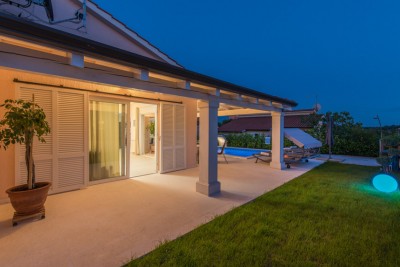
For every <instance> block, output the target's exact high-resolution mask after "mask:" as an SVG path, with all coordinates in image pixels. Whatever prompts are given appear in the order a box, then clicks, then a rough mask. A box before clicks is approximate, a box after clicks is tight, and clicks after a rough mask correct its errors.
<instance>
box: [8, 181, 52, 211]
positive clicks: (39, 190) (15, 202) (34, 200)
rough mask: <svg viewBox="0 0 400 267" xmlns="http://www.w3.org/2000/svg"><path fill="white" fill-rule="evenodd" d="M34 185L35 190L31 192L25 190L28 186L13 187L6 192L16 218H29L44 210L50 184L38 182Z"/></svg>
mask: <svg viewBox="0 0 400 267" xmlns="http://www.w3.org/2000/svg"><path fill="white" fill-rule="evenodd" d="M35 185H36V188H35V189H32V190H27V188H28V186H27V185H26V184H25V185H19V186H14V187H12V188H10V189H8V190H7V191H6V193H7V194H8V197H9V198H10V201H11V205H12V206H13V207H14V209H15V211H16V214H17V215H18V216H29V215H33V214H36V213H40V212H41V211H43V210H44V203H45V202H46V198H47V192H48V191H49V189H50V186H51V183H48V182H39V183H35Z"/></svg>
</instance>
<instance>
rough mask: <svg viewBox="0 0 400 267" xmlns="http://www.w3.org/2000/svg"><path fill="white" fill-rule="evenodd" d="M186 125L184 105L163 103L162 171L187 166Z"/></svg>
mask: <svg viewBox="0 0 400 267" xmlns="http://www.w3.org/2000/svg"><path fill="white" fill-rule="evenodd" d="M185 125H186V124H185V107H184V106H183V105H177V104H169V103H162V104H161V168H160V172H161V173H165V172H170V171H176V170H181V169H184V168H186V136H185Z"/></svg>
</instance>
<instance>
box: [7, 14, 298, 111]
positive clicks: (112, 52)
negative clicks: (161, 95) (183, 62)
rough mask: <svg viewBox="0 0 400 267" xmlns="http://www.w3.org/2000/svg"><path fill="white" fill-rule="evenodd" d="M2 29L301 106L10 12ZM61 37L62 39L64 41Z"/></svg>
mask: <svg viewBox="0 0 400 267" xmlns="http://www.w3.org/2000/svg"><path fill="white" fill-rule="evenodd" d="M0 32H1V33H5V34H9V35H14V36H16V37H19V38H23V39H28V40H30V41H34V42H39V43H44V44H47V45H50V46H54V47H58V48H62V49H66V50H69V51H75V52H79V53H83V54H85V55H89V56H94V57H97V58H100V59H107V60H111V61H114V62H118V63H121V62H122V63H124V64H128V65H134V66H140V67H142V68H143V67H144V68H147V69H149V70H153V71H156V72H160V73H164V74H168V75H170V76H174V77H176V78H180V79H187V80H190V81H194V82H199V83H203V84H205V85H209V86H213V87H217V88H220V89H223V90H226V91H229V92H233V93H237V94H243V95H246V96H251V97H255V98H259V99H264V100H268V101H275V102H278V103H281V104H283V105H287V106H290V107H295V106H297V103H296V102H295V101H292V100H289V99H284V98H280V97H277V96H272V95H269V94H265V93H261V92H258V91H255V90H252V89H249V88H246V87H243V86H239V85H235V84H232V83H229V82H225V81H222V80H219V79H216V78H213V77H210V76H207V75H203V74H200V73H197V72H194V71H190V70H187V69H184V68H181V67H177V66H173V65H170V64H168V63H164V62H161V61H157V60H154V59H150V58H147V57H144V56H141V55H138V54H135V53H131V52H128V51H125V50H122V49H119V48H115V47H112V46H109V45H105V44H102V43H99V42H96V41H93V40H89V39H86V38H83V37H80V36H77V35H73V34H70V33H67V32H63V31H59V30H56V29H53V28H50V27H46V26H44V25H40V24H36V23H33V22H30V21H26V20H23V19H20V18H16V17H14V16H9V15H6V14H0ZM59 40H62V42H60V41H59Z"/></svg>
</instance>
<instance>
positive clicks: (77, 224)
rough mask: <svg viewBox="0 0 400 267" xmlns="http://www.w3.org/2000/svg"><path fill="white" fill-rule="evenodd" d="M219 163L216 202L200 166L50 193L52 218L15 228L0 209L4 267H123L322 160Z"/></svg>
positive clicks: (7, 211)
mask: <svg viewBox="0 0 400 267" xmlns="http://www.w3.org/2000/svg"><path fill="white" fill-rule="evenodd" d="M219 160H220V164H219V165H218V170H219V180H220V181H221V185H222V192H221V194H219V195H217V196H215V197H207V196H204V195H201V194H199V193H196V192H195V185H196V181H197V173H198V169H197V168H195V169H188V170H184V171H179V172H173V173H169V174H153V175H148V176H142V177H140V178H135V179H128V180H122V181H117V182H111V183H105V184H100V185H95V186H90V187H88V188H86V189H83V190H78V191H73V192H68V193H63V194H58V195H52V196H49V197H48V199H47V202H46V219H44V220H39V221H28V222H22V223H20V224H19V225H18V226H16V227H12V226H11V217H12V213H13V210H12V207H11V205H10V204H3V205H0V265H1V266H121V265H122V264H124V263H126V262H128V261H129V260H130V259H131V258H133V257H138V256H141V255H143V254H145V253H147V252H149V251H151V250H152V249H154V248H155V247H156V246H157V245H158V244H159V243H161V242H163V241H165V240H172V239H175V238H176V237H178V236H180V235H183V234H185V233H187V232H189V231H191V230H193V229H194V228H196V227H197V226H199V225H201V224H204V223H206V222H209V221H210V220H212V219H213V218H214V217H215V216H216V215H220V214H223V213H225V212H227V211H229V210H231V209H232V208H234V207H237V206H240V205H242V204H244V203H246V202H248V201H250V200H252V199H254V198H256V197H257V196H260V195H261V194H263V193H265V192H267V191H270V190H273V189H274V188H276V187H278V186H280V185H282V184H284V183H286V182H288V181H290V180H292V179H293V178H295V177H298V176H299V175H301V174H303V173H305V172H307V171H309V170H310V169H312V168H314V167H316V166H318V165H319V164H321V163H322V162H321V161H317V160H310V162H308V163H298V164H294V165H292V168H291V169H285V170H283V171H278V170H274V169H271V168H270V167H269V166H268V164H264V163H258V164H255V163H254V160H252V159H249V160H243V159H237V158H231V157H228V161H229V164H225V163H223V162H222V161H221V159H219ZM222 160H223V159H222Z"/></svg>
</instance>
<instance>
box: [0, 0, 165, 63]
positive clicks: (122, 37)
mask: <svg viewBox="0 0 400 267" xmlns="http://www.w3.org/2000/svg"><path fill="white" fill-rule="evenodd" d="M52 4H53V10H54V18H55V19H54V20H55V21H60V20H64V19H68V18H73V17H74V14H75V12H76V11H77V10H78V9H80V8H81V7H82V5H81V4H80V3H79V1H77V0H52ZM0 10H2V11H6V12H7V13H11V14H15V15H19V14H22V15H21V17H23V18H24V17H26V18H27V19H29V20H33V21H35V22H36V23H39V24H43V25H46V26H50V27H52V28H55V29H58V30H61V31H65V32H68V33H71V34H75V35H78V36H82V37H84V38H88V39H91V40H94V41H97V42H101V43H104V44H107V45H110V46H113V47H117V48H120V49H123V50H126V51H129V52H133V53H136V54H139V55H142V56H145V57H149V58H152V59H156V60H160V61H164V62H165V60H163V59H161V58H160V57H159V56H157V55H156V54H155V53H153V52H151V51H150V50H149V49H147V48H145V47H144V46H143V45H141V44H139V43H138V42H136V41H135V40H134V39H133V38H131V37H128V36H127V35H126V34H124V33H122V31H121V30H119V29H118V28H117V27H115V26H112V25H111V23H109V22H107V21H106V20H105V19H104V18H101V16H99V15H97V14H96V13H95V12H93V11H92V10H91V9H90V8H89V7H88V9H87V27H86V32H85V31H84V30H83V29H80V30H77V28H78V27H80V26H82V24H75V23H71V22H65V23H61V24H56V25H50V24H49V23H46V22H47V21H48V18H47V16H46V12H45V9H44V8H43V7H40V6H37V5H31V6H30V7H29V8H26V9H21V8H17V7H14V6H11V5H1V6H0ZM27 11H29V12H30V13H32V14H33V15H34V16H32V15H29V14H28V13H27ZM28 15H29V18H28ZM107 16H108V17H109V16H110V15H108V14H107ZM121 27H123V28H124V26H123V25H122V26H121Z"/></svg>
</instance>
